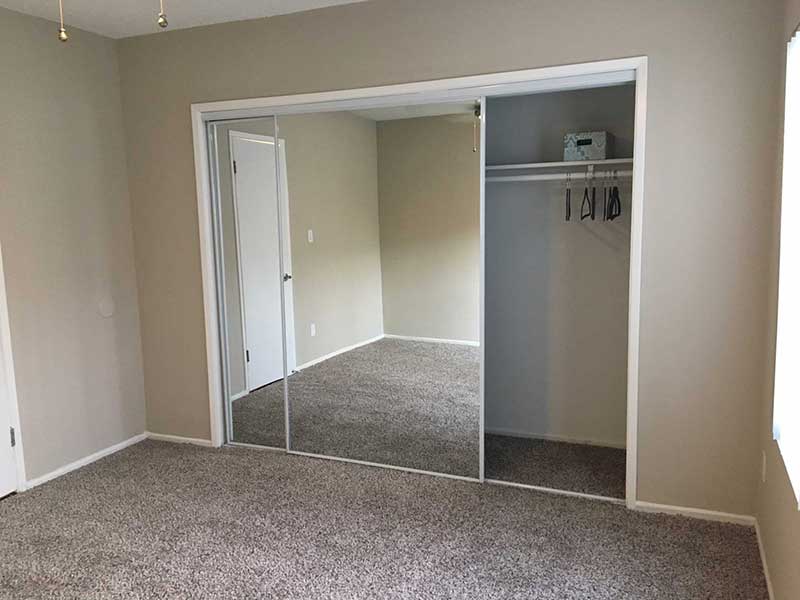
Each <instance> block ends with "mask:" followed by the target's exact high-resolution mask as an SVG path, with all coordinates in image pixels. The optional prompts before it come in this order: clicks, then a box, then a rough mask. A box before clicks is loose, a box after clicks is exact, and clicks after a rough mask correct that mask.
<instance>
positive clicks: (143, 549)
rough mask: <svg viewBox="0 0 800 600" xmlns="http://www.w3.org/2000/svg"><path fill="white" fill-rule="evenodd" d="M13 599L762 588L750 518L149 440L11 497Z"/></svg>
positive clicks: (676, 597)
mask: <svg viewBox="0 0 800 600" xmlns="http://www.w3.org/2000/svg"><path fill="white" fill-rule="evenodd" d="M0 557H2V560H1V561H0V597H2V598H64V599H66V598H80V599H83V600H92V599H99V598H103V599H113V598H135V599H142V600H143V599H149V598H197V599H205V598H209V599H210V598H214V599H241V598H271V599H282V600H294V599H298V600H301V599H302V600H308V599H312V598H313V599H336V600H343V599H356V598H370V599H371V598H398V599H400V598H422V599H433V598H447V599H461V598H463V599H470V600H479V599H507V598H508V599H512V598H514V599H523V598H525V599H532V600H556V599H557V600H571V599H592V600H611V599H614V600H620V599H636V600H641V599H645V598H646V599H653V600H660V599H669V600H682V599H698V598H702V599H705V600H737V599H741V600H765V599H766V598H767V591H766V586H765V582H764V576H763V573H762V570H761V564H760V560H759V553H758V547H757V543H756V537H755V533H754V531H753V529H752V528H747V527H742V526H736V525H727V524H720V523H709V522H703V521H697V520H690V519H686V518H681V517H674V516H662V515H652V514H642V513H633V512H628V511H626V510H625V509H624V508H623V507H621V506H617V505H612V504H609V503H604V502H595V501H590V500H583V499H576V498H566V497H559V496H553V495H548V494H540V493H536V492H532V491H528V490H520V489H513V488H506V487H501V486H491V485H480V484H477V483H468V482H462V481H455V480H451V479H444V478H437V477H430V476H424V475H414V474H409V473H403V472H398V471H388V470H385V469H377V468H371V467H362V466H359V465H352V464H344V463H336V462H331V461H322V460H315V459H308V458H303V457H297V456H288V455H286V454H281V453H277V452H270V451H263V450H250V449H245V448H231V449H225V450H213V449H208V448H198V447H191V446H181V445H173V444H166V443H158V442H143V443H141V444H138V445H136V446H133V447H132V448H129V449H127V450H124V451H122V452H120V453H118V454H116V455H114V456H111V457H108V458H106V459H103V460H101V461H99V462H97V463H95V464H93V465H90V466H88V467H85V468H83V469H81V470H79V471H76V472H74V473H71V474H69V475H66V476H65V477H62V478H60V479H57V480H55V481H53V482H50V483H48V484H45V485H43V486H41V487H38V488H36V489H34V490H32V491H30V492H26V493H24V494H21V495H17V496H11V497H10V498H7V499H5V500H3V501H0Z"/></svg>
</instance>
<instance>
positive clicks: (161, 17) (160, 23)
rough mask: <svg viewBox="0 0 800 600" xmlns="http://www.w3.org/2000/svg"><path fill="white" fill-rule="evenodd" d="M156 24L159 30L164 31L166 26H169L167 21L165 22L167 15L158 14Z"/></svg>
mask: <svg viewBox="0 0 800 600" xmlns="http://www.w3.org/2000/svg"><path fill="white" fill-rule="evenodd" d="M157 23H158V26H159V27H161V29H166V27H167V25H169V21H167V15H165V14H164V13H163V12H162V13H158V21H157Z"/></svg>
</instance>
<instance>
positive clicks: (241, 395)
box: [231, 390, 250, 402]
mask: <svg viewBox="0 0 800 600" xmlns="http://www.w3.org/2000/svg"><path fill="white" fill-rule="evenodd" d="M249 393H250V392H248V391H247V390H242V391H241V392H239V393H238V394H234V395H233V396H231V402H235V401H236V400H238V399H239V398H244V397H245V396H247V395H248V394H249Z"/></svg>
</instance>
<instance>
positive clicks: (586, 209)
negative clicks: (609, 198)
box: [581, 171, 597, 221]
mask: <svg viewBox="0 0 800 600" xmlns="http://www.w3.org/2000/svg"><path fill="white" fill-rule="evenodd" d="M589 181H593V178H592V177H590V175H589V172H588V171H587V173H586V187H585V188H583V202H582V203H581V221H583V220H584V219H587V218H591V219H592V221H594V215H595V209H596V207H597V187H596V186H595V185H592V195H591V197H590V196H589Z"/></svg>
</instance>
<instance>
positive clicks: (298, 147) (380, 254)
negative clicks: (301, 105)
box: [270, 102, 480, 477]
mask: <svg viewBox="0 0 800 600" xmlns="http://www.w3.org/2000/svg"><path fill="white" fill-rule="evenodd" d="M476 125H477V121H476V116H475V104H474V103H472V102H469V103H463V104H449V105H431V106H405V107H387V108H379V109H369V110H360V111H354V112H330V113H313V114H301V115H288V116H280V117H279V118H278V126H279V131H278V137H279V139H280V141H281V144H283V145H284V146H285V172H286V175H285V176H286V186H285V193H286V196H287V205H288V220H289V230H290V235H289V242H288V244H289V248H290V252H289V256H288V259H287V262H290V263H291V276H292V279H291V280H290V281H291V286H292V287H291V291H289V290H288V289H287V306H290V307H291V310H287V311H286V317H287V321H286V328H285V329H286V332H287V339H291V338H293V340H294V343H293V344H292V343H287V347H289V348H290V352H289V354H290V356H289V364H290V368H291V373H290V375H289V377H288V397H289V422H290V428H289V431H290V448H291V450H292V451H294V452H301V453H308V454H313V455H323V456H327V457H335V458H343V459H349V460H356V461H364V462H368V463H380V464H385V465H391V466H397V467H404V468H411V469H419V470H423V471H431V472H439V473H447V474H453V475H460V476H465V477H477V476H478V472H479V440H480V433H479V422H480V406H479V398H480V393H479V384H480V371H479V364H480V348H479V347H478V344H479V342H478V340H479V319H480V310H479V306H480V152H479V147H478V146H479V145H478V144H477V141H478V140H477V137H476V132H478V131H479V128H477V127H476ZM281 156H283V154H282V155H281ZM270 419H272V416H270Z"/></svg>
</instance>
